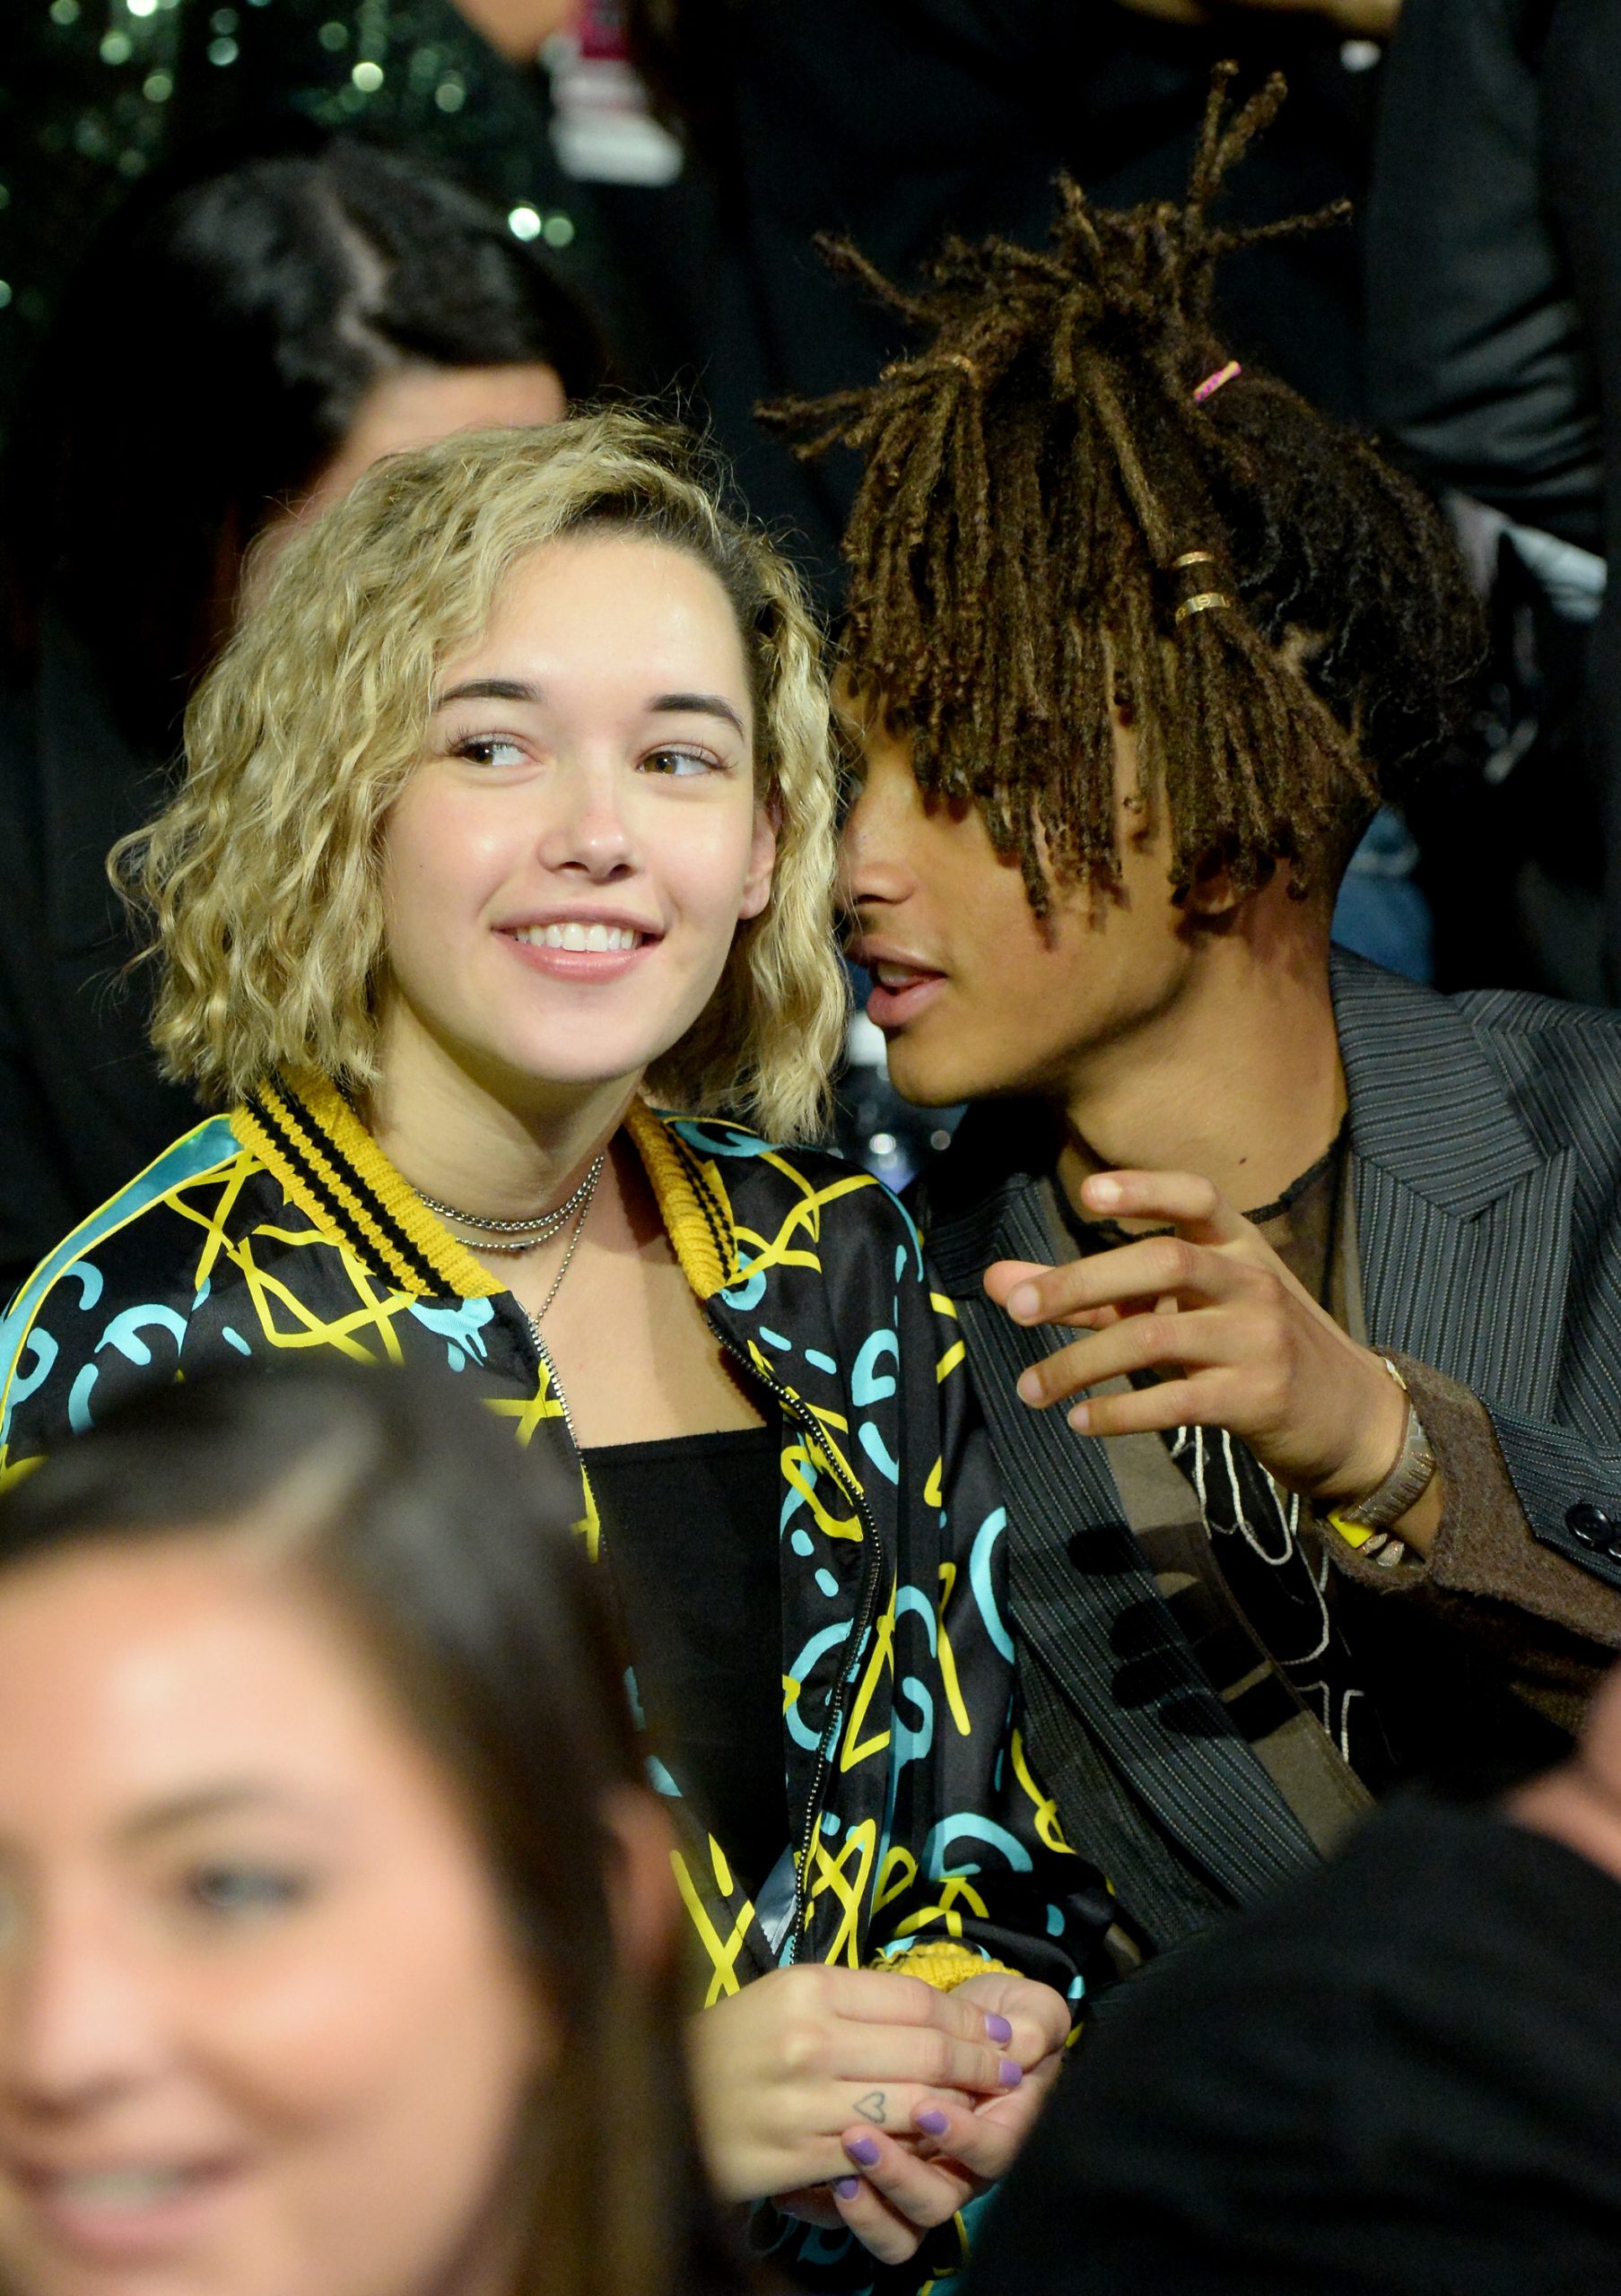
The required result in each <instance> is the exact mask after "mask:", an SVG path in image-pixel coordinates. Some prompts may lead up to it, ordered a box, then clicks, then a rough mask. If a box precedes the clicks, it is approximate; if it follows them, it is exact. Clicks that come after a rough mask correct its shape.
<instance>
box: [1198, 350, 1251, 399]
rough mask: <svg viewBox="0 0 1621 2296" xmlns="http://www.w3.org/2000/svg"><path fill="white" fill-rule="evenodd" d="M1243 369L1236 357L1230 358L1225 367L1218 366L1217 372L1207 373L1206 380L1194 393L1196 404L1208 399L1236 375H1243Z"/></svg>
mask: <svg viewBox="0 0 1621 2296" xmlns="http://www.w3.org/2000/svg"><path fill="white" fill-rule="evenodd" d="M1243 371H1244V370H1243V369H1242V367H1241V366H1240V365H1239V363H1238V361H1237V360H1236V359H1229V360H1228V361H1227V363H1226V365H1225V366H1224V367H1218V368H1217V369H1216V372H1215V374H1213V375H1207V376H1206V377H1205V379H1204V381H1203V382H1202V383H1200V384H1199V385H1198V387H1197V389H1196V390H1195V391H1194V394H1193V404H1194V405H1195V406H1199V405H1201V404H1203V403H1204V401H1205V400H1206V399H1207V398H1209V397H1211V396H1213V395H1214V394H1215V393H1216V391H1218V390H1220V388H1221V387H1222V385H1223V384H1224V383H1230V382H1231V381H1232V380H1233V376H1234V375H1242V373H1243Z"/></svg>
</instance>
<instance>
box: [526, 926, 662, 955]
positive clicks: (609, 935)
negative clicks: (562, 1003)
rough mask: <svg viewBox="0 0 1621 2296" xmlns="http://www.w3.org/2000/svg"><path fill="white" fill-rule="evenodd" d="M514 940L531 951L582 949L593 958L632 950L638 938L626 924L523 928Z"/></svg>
mask: <svg viewBox="0 0 1621 2296" xmlns="http://www.w3.org/2000/svg"><path fill="white" fill-rule="evenodd" d="M514 938H515V939H517V940H519V941H527V943H528V944H529V945H530V947H531V948H534V949H583V950H587V951H588V952H590V953H591V954H592V955H594V956H604V955H606V953H607V952H608V951H609V950H611V949H612V950H627V949H633V948H635V947H636V945H637V944H638V943H639V942H640V941H641V934H640V933H638V932H637V931H636V930H635V928H634V927H633V926H629V925H526V926H524V927H523V929H522V931H521V932H519V933H518V934H516V935H514Z"/></svg>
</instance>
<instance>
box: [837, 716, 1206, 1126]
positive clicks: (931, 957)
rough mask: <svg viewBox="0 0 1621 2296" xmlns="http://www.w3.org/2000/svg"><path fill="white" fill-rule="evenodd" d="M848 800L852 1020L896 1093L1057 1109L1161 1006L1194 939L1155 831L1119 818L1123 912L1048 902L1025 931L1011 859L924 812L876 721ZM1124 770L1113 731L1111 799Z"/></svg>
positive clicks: (1114, 904) (898, 744)
mask: <svg viewBox="0 0 1621 2296" xmlns="http://www.w3.org/2000/svg"><path fill="white" fill-rule="evenodd" d="M861 747H862V752H863V756H864V766H863V769H862V776H861V783H860V788H859V792H858V796H857V798H856V801H855V804H854V805H853V806H852V807H851V810H850V816H849V820H848V822H847V823H846V826H845V831H844V867H845V874H846V880H847V888H848V898H849V900H850V907H851V908H852V909H853V911H854V913H855V916H856V918H857V922H858V938H857V940H856V942H855V943H854V944H853V945H852V947H851V949H850V955H851V957H852V958H853V959H854V961H856V962H857V963H858V964H860V965H864V966H865V967H866V968H867V970H868V971H869V972H871V973H872V974H873V976H874V979H875V982H876V987H875V989H874V992H873V996H872V1000H871V1002H870V1004H869V1005H868V1006H867V1011H868V1013H869V1014H870V1016H871V1018H872V1019H873V1020H874V1021H875V1022H876V1024H877V1026H878V1027H879V1028H880V1029H882V1031H884V1034H885V1038H886V1039H887V1041H888V1047H889V1073H890V1075H891V1077H892V1078H893V1082H894V1084H895V1087H896V1089H897V1091H901V1092H902V1093H903V1094H904V1095H905V1097H906V1098H907V1099H908V1100H916V1101H920V1102H921V1103H922V1104H923V1105H924V1106H926V1107H930V1108H945V1107H949V1106H951V1105H952V1104H953V1103H954V1102H956V1101H959V1100H985V1099H989V1098H994V1097H996V1096H998V1095H1004V1094H1016V1095H1030V1094H1033V1095H1036V1096H1038V1097H1041V1098H1043V1099H1048V1100H1059V1101H1068V1100H1069V1099H1070V1098H1071V1097H1072V1096H1073V1094H1074V1093H1075V1091H1076V1089H1077V1087H1078V1086H1079V1084H1080V1083H1081V1080H1082V1077H1083V1074H1085V1072H1087V1071H1088V1070H1091V1069H1094V1068H1095V1066H1096V1064H1097V1063H1098V1062H1100V1061H1107V1060H1108V1059H1110V1058H1111V1057H1113V1055H1114V1054H1115V1052H1116V1051H1117V1049H1118V1050H1120V1051H1124V1052H1126V1054H1127V1057H1129V1045H1130V1039H1132V1037H1133V1036H1134V1035H1135V1034H1136V1032H1137V1030H1138V1029H1140V1028H1141V1027H1142V1026H1143V1025H1144V1023H1146V1022H1150V1021H1152V1020H1155V1019H1156V1018H1157V1017H1158V1016H1160V1015H1161V1014H1162V1013H1164V1012H1165V1010H1166V1009H1167V1008H1168V1007H1169V1006H1170V1005H1172V1004H1173V1003H1174V1002H1175V1000H1176V998H1177V996H1178V995H1179V993H1180V991H1181V988H1182V987H1183V986H1184V984H1185V982H1186V979H1187V977H1188V972H1189V969H1190V966H1191V964H1192V963H1193V961H1194V942H1195V934H1194V932H1193V930H1192V929H1190V921H1189V919H1188V918H1187V917H1186V916H1185V914H1184V912H1183V911H1182V910H1181V909H1179V908H1178V907H1177V906H1176V905H1175V904H1174V903H1173V901H1172V892H1171V880H1170V874H1169V870H1168V865H1167V846H1166V842H1165V839H1164V836H1163V831H1160V832H1159V833H1157V834H1150V833H1148V832H1147V831H1145V830H1144V828H1143V826H1142V815H1141V812H1140V809H1139V808H1138V807H1137V804H1136V801H1135V800H1133V799H1132V798H1131V797H1129V796H1128V797H1126V798H1124V799H1122V800H1121V803H1120V864H1121V871H1122V891H1123V894H1124V899H1123V900H1114V899H1112V898H1108V897H1105V898H1103V899H1101V900H1094V896H1093V894H1092V891H1091V890H1090V888H1089V887H1088V886H1086V885H1085V884H1080V885H1071V886H1061V887H1059V888H1057V889H1056V890H1055V891H1054V895H1053V900H1052V905H1051V908H1050V910H1049V912H1048V914H1047V916H1046V917H1045V918H1039V917H1037V916H1036V914H1035V912H1034V910H1033V909H1032V908H1031V906H1030V902H1029V900H1028V899H1027V897H1026V894H1025V891H1024V879H1023V877H1022V876H1021V874H1020V871H1019V865H1018V862H1017V860H1016V859H1015V858H1013V857H1004V856H1003V855H1001V854H999V853H998V852H997V850H996V848H995V847H994V846H993V845H992V844H991V841H990V838H989V833H988V831H987V830H986V827H985V824H984V822H983V820H982V819H981V817H980V813H979V811H978V809H977V808H976V807H974V806H972V805H969V804H954V803H952V802H950V801H948V800H946V799H944V798H937V797H926V796H924V795H923V793H922V792H921V791H920V790H919V787H918V785H917V783H916V781H915V780H914V779H913V778H912V770H911V752H910V749H909V746H908V744H907V743H906V740H905V738H904V736H902V735H897V734H895V733H894V732H893V731H892V730H891V729H890V728H889V727H887V726H885V724H884V722H883V720H882V717H881V715H880V714H878V713H876V712H875V713H873V716H872V719H871V722H870V723H868V724H867V726H864V727H863V729H862V734H861ZM1135 778H1136V761H1135V758H1134V757H1132V756H1131V754H1130V743H1129V735H1125V734H1123V733H1122V732H1121V731H1120V729H1119V728H1117V731H1116V782H1117V787H1120V788H1121V789H1124V790H1127V791H1129V790H1130V789H1131V787H1132V786H1133V784H1134V781H1135Z"/></svg>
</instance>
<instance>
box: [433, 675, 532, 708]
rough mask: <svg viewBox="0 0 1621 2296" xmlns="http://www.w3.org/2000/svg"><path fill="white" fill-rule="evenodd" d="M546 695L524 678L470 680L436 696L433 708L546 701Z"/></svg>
mask: <svg viewBox="0 0 1621 2296" xmlns="http://www.w3.org/2000/svg"><path fill="white" fill-rule="evenodd" d="M544 700H545V694H543V693H542V691H541V690H540V688H539V687H538V686H537V685H529V684H527V683H526V682H525V680H524V679H522V678H469V679H468V680H467V682H466V684H465V685H453V686H450V687H449V689H448V690H447V691H445V692H443V693H440V694H436V695H435V697H434V701H433V707H434V708H435V709H444V708H446V706H447V705H448V704H449V703H450V702H452V701H544Z"/></svg>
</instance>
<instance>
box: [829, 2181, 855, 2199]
mask: <svg viewBox="0 0 1621 2296" xmlns="http://www.w3.org/2000/svg"><path fill="white" fill-rule="evenodd" d="M860 2189H861V2179H860V2178H859V2177H841V2178H840V2179H839V2181H838V2183H837V2184H836V2185H835V2186H834V2187H833V2190H834V2191H835V2192H836V2193H837V2194H838V2196H839V2197H840V2199H841V2200H854V2198H855V2196H856V2195H857V2194H858V2192H859V2191H860Z"/></svg>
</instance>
